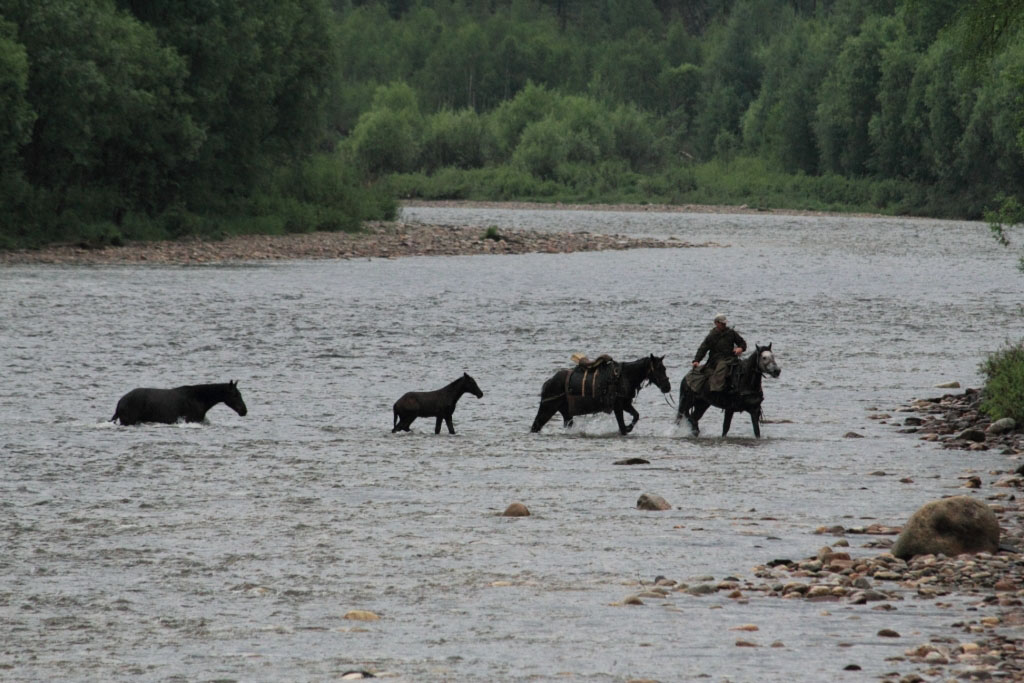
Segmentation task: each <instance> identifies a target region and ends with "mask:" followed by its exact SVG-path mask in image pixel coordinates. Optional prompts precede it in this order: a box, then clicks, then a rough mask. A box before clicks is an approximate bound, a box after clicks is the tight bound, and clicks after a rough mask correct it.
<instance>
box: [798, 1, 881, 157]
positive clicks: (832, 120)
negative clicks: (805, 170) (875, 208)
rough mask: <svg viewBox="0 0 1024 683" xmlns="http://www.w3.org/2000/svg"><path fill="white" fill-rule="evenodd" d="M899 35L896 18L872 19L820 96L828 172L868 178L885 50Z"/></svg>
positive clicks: (820, 137)
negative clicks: (871, 133)
mask: <svg viewBox="0 0 1024 683" xmlns="http://www.w3.org/2000/svg"><path fill="white" fill-rule="evenodd" d="M897 31H898V24H897V22H896V21H895V20H894V19H892V18H880V17H872V18H870V19H868V20H867V21H866V22H865V23H864V25H863V26H862V28H861V32H860V33H859V34H858V35H856V36H853V37H850V38H847V40H846V42H845V43H844V45H843V49H842V51H841V52H840V53H839V56H838V58H837V60H836V63H835V64H834V65H833V67H832V69H831V71H830V72H829V74H828V76H827V77H826V78H825V80H824V82H823V83H822V85H821V89H820V91H819V93H818V109H817V118H816V122H815V132H816V138H817V142H818V148H819V150H820V151H821V164H822V170H824V171H829V172H832V173H840V174H846V175H854V176H858V175H864V174H865V173H866V172H867V170H868V159H869V158H870V155H871V147H870V144H869V139H868V125H869V123H870V121H871V117H872V116H874V115H875V114H876V113H878V83H879V81H880V80H881V76H882V73H881V61H882V57H881V55H882V49H883V47H884V46H885V45H886V44H888V43H889V42H891V41H892V40H893V38H894V36H895V33H896V32H897Z"/></svg>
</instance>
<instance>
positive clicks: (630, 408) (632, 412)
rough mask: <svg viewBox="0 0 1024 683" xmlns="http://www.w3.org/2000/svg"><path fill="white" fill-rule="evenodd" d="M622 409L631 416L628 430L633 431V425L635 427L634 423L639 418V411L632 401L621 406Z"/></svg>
mask: <svg viewBox="0 0 1024 683" xmlns="http://www.w3.org/2000/svg"><path fill="white" fill-rule="evenodd" d="M622 409H623V410H625V411H626V412H627V413H629V414H630V415H632V416H633V421H632V422H630V423H629V431H633V427H636V423H637V422H638V421H639V420H640V413H638V412H637V411H636V408H634V407H633V404H632V403H627V404H626V405H624V406H622Z"/></svg>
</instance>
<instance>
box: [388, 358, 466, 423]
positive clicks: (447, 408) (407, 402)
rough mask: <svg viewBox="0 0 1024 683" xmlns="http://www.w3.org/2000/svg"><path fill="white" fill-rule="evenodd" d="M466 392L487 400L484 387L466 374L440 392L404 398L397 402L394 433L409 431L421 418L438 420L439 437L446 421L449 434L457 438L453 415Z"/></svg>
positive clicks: (426, 392)
mask: <svg viewBox="0 0 1024 683" xmlns="http://www.w3.org/2000/svg"><path fill="white" fill-rule="evenodd" d="M466 392H469V393H471V394H473V395H474V396H476V397H477V398H483V395H484V392H482V391H480V387H478V386H477V385H476V380H474V379H473V378H472V377H470V376H469V375H467V374H466V373H462V377H460V378H458V379H457V380H455V381H454V382H452V383H451V384H449V385H448V386H446V387H443V388H441V389H438V390H437V391H410V392H408V393H406V394H403V395H402V398H400V399H398V400H397V401H395V406H394V408H393V409H392V410H393V411H394V414H395V419H394V427H393V428H392V429H391V433H392V434H394V433H395V432H397V431H398V430H400V429H403V430H405V431H409V425H411V424H412V421H413V420H415V419H416V418H417V417H436V418H437V422H436V423H435V424H434V433H435V434H440V433H441V421H442V420H443V421H444V423H445V424H446V425H448V433H449V434H454V433H455V427H454V426H453V425H452V413H454V412H455V404H456V403H458V402H459V399H460V398H462V395H463V394H465V393H466Z"/></svg>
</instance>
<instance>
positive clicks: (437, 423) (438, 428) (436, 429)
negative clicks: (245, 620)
mask: <svg viewBox="0 0 1024 683" xmlns="http://www.w3.org/2000/svg"><path fill="white" fill-rule="evenodd" d="M442 422H444V418H443V417H441V416H440V415H438V416H437V420H435V421H434V433H435V434H440V433H441V423H442Z"/></svg>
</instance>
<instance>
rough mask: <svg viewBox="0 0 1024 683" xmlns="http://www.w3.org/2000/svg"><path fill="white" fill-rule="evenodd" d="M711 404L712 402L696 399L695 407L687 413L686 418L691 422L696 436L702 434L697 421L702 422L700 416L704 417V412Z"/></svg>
mask: <svg viewBox="0 0 1024 683" xmlns="http://www.w3.org/2000/svg"><path fill="white" fill-rule="evenodd" d="M710 406H711V404H710V403H702V402H696V401H695V402H694V404H693V407H692V408H691V409H690V411H689V412H688V413H687V415H686V420H687V421H688V422H689V423H690V431H691V432H692V433H693V435H694V436H700V426H699V425H698V424H697V423H699V422H700V418H702V417H704V413H705V412H706V411H707V409H708V408H709V407H710Z"/></svg>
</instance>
